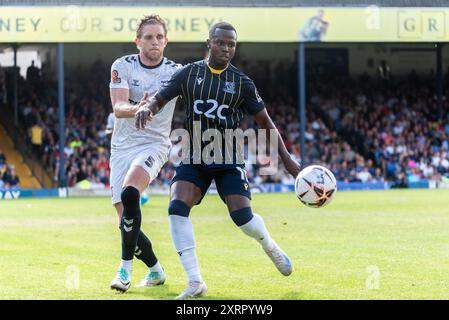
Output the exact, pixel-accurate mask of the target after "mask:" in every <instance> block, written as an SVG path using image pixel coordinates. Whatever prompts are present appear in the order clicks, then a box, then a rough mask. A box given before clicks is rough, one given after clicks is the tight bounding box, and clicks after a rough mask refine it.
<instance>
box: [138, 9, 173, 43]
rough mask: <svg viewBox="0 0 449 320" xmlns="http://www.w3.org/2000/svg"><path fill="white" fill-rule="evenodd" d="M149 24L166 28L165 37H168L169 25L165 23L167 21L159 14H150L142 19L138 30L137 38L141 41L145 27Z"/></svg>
mask: <svg viewBox="0 0 449 320" xmlns="http://www.w3.org/2000/svg"><path fill="white" fill-rule="evenodd" d="M149 24H160V25H161V26H162V28H164V35H165V36H167V23H166V22H165V20H164V19H163V18H162V17H161V16H160V15H158V14H150V15H145V16H143V18H141V19H140V21H139V24H138V25H137V30H136V37H137V38H139V39H140V38H141V37H142V29H143V27H144V26H146V25H149Z"/></svg>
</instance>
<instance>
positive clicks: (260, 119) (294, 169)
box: [254, 109, 301, 178]
mask: <svg viewBox="0 0 449 320" xmlns="http://www.w3.org/2000/svg"><path fill="white" fill-rule="evenodd" d="M254 120H256V122H257V124H258V125H259V127H260V128H261V129H265V130H276V132H277V136H278V153H279V157H280V158H281V160H282V162H283V163H284V165H285V168H286V169H287V171H288V173H290V174H291V175H292V176H293V177H295V178H296V177H297V176H298V174H299V171H301V166H300V164H299V163H298V162H297V161H295V160H294V159H293V158H292V157H291V155H290V153H289V152H288V150H287V148H286V147H285V144H284V141H283V140H282V137H281V135H280V134H279V131H278V129H277V128H276V126H275V125H274V123H273V120H271V118H270V116H269V115H268V112H267V110H266V109H263V110H262V111H259V112H258V113H256V114H255V115H254ZM267 138H268V139H269V138H270V134H267Z"/></svg>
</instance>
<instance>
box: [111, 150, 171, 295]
mask: <svg viewBox="0 0 449 320" xmlns="http://www.w3.org/2000/svg"><path fill="white" fill-rule="evenodd" d="M128 168H129V155H122V154H114V155H113V157H111V191H112V203H113V205H114V206H115V208H116V210H117V215H118V217H119V225H120V231H121V234H122V261H121V263H120V266H119V268H118V270H117V274H116V276H115V277H114V279H113V280H112V282H111V288H112V289H116V290H119V291H122V292H125V291H127V290H128V289H129V287H130V280H131V272H132V255H133V254H134V255H136V257H137V258H138V259H140V260H142V261H143V262H144V263H145V264H146V265H147V266H148V267H149V269H150V271H149V273H148V275H149V276H147V277H145V285H146V286H148V285H157V284H163V283H164V281H165V274H164V272H163V270H162V268H161V266H160V264H159V262H158V261H157V258H156V256H155V254H154V252H153V249H152V244H151V242H150V240H149V239H148V237H147V236H146V235H145V234H144V233H143V232H142V230H140V227H138V226H132V224H133V223H134V218H132V217H131V216H136V217H137V219H136V220H140V219H141V218H139V217H141V214H139V213H140V206H139V203H137V204H136V203H135V202H136V199H137V201H140V200H139V195H138V193H140V190H141V188H144V187H143V186H145V187H146V185H148V182H149V177H148V173H147V172H145V170H143V169H142V168H140V169H139V168H137V169H136V168H135V167H132V168H131V169H130V170H129V171H128ZM136 176H137V178H136ZM125 177H126V179H125ZM139 178H141V179H139ZM122 186H124V188H122ZM125 191H126V192H125ZM130 191H131V192H130ZM133 193H134V195H133ZM124 202H126V208H125V205H124ZM125 209H126V210H125ZM124 211H125V215H126V217H125V215H123V212H124ZM124 220H126V221H124ZM131 220H133V222H131ZM135 222H139V221H135ZM139 225H140V222H139ZM133 231H134V232H133ZM136 231H137V243H136V245H134V247H133V243H134V241H135V239H133V238H132V237H135V236H136ZM127 242H130V243H129V244H128V245H127ZM131 247H133V249H131Z"/></svg>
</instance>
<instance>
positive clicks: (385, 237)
mask: <svg viewBox="0 0 449 320" xmlns="http://www.w3.org/2000/svg"><path fill="white" fill-rule="evenodd" d="M448 197H449V190H390V191H360V192H339V193H338V194H337V195H336V198H335V199H334V201H333V203H331V204H330V205H329V206H328V207H325V208H321V209H310V208H307V207H305V206H304V205H302V204H301V203H300V202H299V201H298V200H297V199H296V198H295V196H294V194H292V193H290V194H263V195H262V194H255V195H254V196H253V210H254V211H255V212H257V213H259V214H260V215H262V216H263V217H264V219H265V223H266V225H267V227H268V229H269V231H270V232H271V235H272V236H273V238H274V239H275V240H276V241H277V242H278V244H279V245H280V246H281V247H282V248H283V249H284V251H286V252H287V253H288V254H289V255H290V257H291V259H292V261H293V263H294V265H295V272H294V273H293V274H292V275H291V276H289V277H284V276H282V275H281V274H280V273H279V272H278V271H277V270H276V268H275V267H274V265H273V264H272V262H271V260H269V258H268V257H267V256H266V255H265V253H264V252H263V251H262V249H261V248H260V246H259V245H258V244H257V242H256V241H255V240H253V239H250V238H248V237H247V236H246V235H244V234H243V233H242V232H241V231H240V230H239V229H238V228H237V227H236V226H235V225H234V224H233V222H232V220H231V219H230V218H229V217H228V214H227V212H226V209H225V206H224V204H223V203H222V202H221V200H220V199H219V197H218V196H207V197H206V198H205V199H204V200H203V202H202V204H201V205H200V206H198V207H195V208H194V209H193V210H192V213H191V219H192V222H193V225H194V228H195V235H196V241H197V253H198V257H199V262H200V267H201V271H202V275H203V278H204V280H205V281H206V283H207V285H208V287H209V292H208V295H207V296H206V297H205V299H242V300H244V299H292V300H293V299H295V300H296V299H449V272H448V270H449V206H448V205H447V199H448ZM167 205H168V198H167V197H156V196H155V197H152V198H151V201H150V202H149V203H147V204H146V205H145V206H143V207H142V214H143V218H142V228H143V230H144V232H145V233H147V235H148V236H149V237H150V239H151V240H152V242H153V247H154V249H155V251H156V254H157V256H158V258H159V260H160V261H161V263H162V265H163V266H164V267H165V270H166V272H167V275H168V279H167V282H166V284H165V285H163V286H158V287H153V288H134V287H131V289H130V290H129V291H128V292H127V293H125V294H118V293H115V292H114V291H111V290H110V289H109V283H110V281H111V280H112V278H113V277H114V274H115V271H116V269H117V267H118V264H119V262H120V234H119V230H118V226H117V224H118V222H117V218H116V214H115V210H114V209H113V207H111V205H110V200H109V199H108V198H76V199H75V198H71V199H20V200H9V201H0V243H1V246H0V270H2V272H1V273H0V299H173V298H174V297H175V296H176V295H177V294H179V293H180V292H181V291H182V290H183V289H184V287H185V284H186V276H185V273H184V271H183V269H182V266H181V264H180V262H179V260H178V256H177V253H176V252H175V250H174V247H173V245H172V242H171V238H170V234H169V226H168V218H167ZM146 270H147V269H146V267H145V266H144V265H143V263H142V262H141V261H139V260H135V263H134V268H133V278H132V282H133V285H134V284H136V283H137V282H138V281H140V280H141V278H142V277H143V276H144V274H145V272H146ZM77 275H79V277H78V276H77ZM77 279H78V280H77Z"/></svg>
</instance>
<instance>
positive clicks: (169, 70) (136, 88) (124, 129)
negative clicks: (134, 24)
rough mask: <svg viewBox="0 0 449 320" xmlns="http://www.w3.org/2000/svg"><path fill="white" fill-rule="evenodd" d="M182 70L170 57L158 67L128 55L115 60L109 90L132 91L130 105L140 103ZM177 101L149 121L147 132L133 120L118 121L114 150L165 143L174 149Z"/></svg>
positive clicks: (112, 142)
mask: <svg viewBox="0 0 449 320" xmlns="http://www.w3.org/2000/svg"><path fill="white" fill-rule="evenodd" d="M180 67H181V65H180V64H177V63H175V62H173V61H171V60H168V59H167V58H165V57H164V58H163V59H162V61H161V63H160V64H159V65H157V66H154V67H148V66H145V65H144V64H142V63H141V61H140V58H139V55H138V54H132V55H127V56H124V57H121V58H119V59H117V60H115V61H114V63H113V64H112V66H111V82H110V84H109V88H111V89H115V88H122V89H129V102H130V103H131V104H138V103H139V102H140V100H141V99H142V97H143V95H144V93H145V91H146V92H148V94H149V97H151V96H152V95H154V94H155V93H156V92H157V91H158V90H159V88H160V87H161V86H162V85H163V84H164V83H166V82H167V81H168V80H170V78H171V76H172V75H173V73H175V72H176V70H178V69H179V68H180ZM175 102H176V98H175V99H173V100H171V101H169V102H168V103H167V105H166V106H165V107H164V108H163V109H162V110H161V111H160V112H159V113H158V114H156V115H155V116H154V118H153V120H151V121H150V122H147V125H146V126H145V129H143V130H137V129H136V127H135V120H134V117H133V118H116V119H115V123H114V132H113V134H112V138H111V151H112V152H114V151H115V150H124V149H129V148H132V147H135V146H139V145H145V144H156V143H159V144H162V145H166V146H167V147H170V146H171V142H170V138H169V136H170V130H171V122H172V118H173V111H174V108H175Z"/></svg>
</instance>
